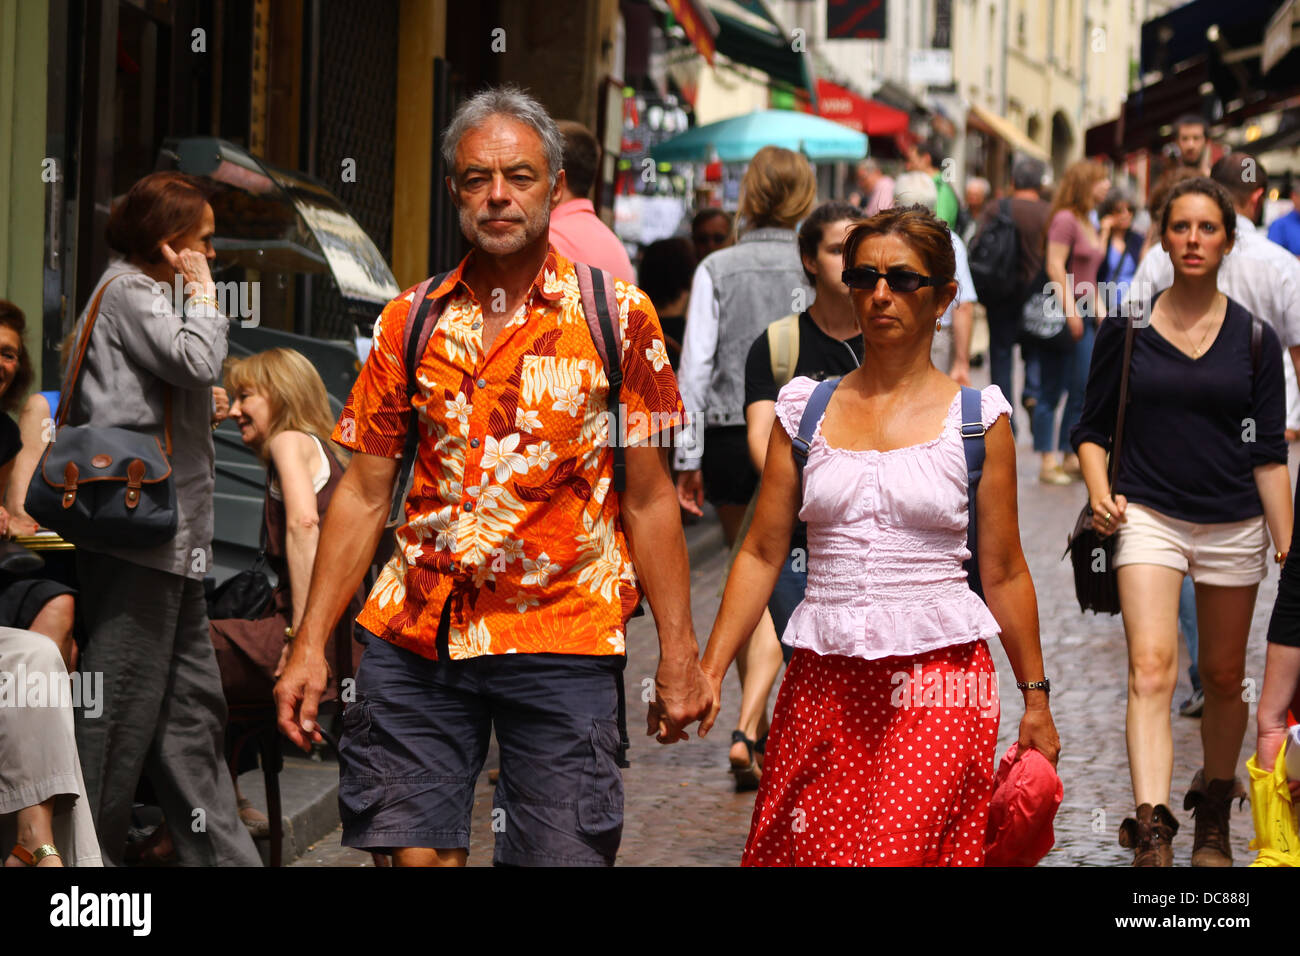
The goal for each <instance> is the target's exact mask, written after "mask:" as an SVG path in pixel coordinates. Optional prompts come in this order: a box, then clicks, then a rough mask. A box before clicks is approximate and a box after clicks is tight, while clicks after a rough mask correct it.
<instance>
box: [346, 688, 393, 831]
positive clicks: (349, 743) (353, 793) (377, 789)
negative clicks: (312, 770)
mask: <svg viewBox="0 0 1300 956" xmlns="http://www.w3.org/2000/svg"><path fill="white" fill-rule="evenodd" d="M372 720H373V717H372V714H371V704H370V702H369V701H368V700H365V699H364V698H362V699H359V700H355V701H353V702H352V703H350V704H348V706H347V708H346V709H345V710H344V711H343V735H342V736H341V737H339V812H340V814H341V815H342V817H343V822H344V823H345V824H346V823H347V822H348V818H349V816H359V815H361V814H364V813H365V812H366V811H367V810H369V809H370V808H371V807H373V806H375V805H376V804H377V803H379V800H380V798H381V797H382V796H383V794H384V782H383V778H382V777H381V776H380V774H379V771H378V769H377V768H376V766H375V763H374V758H375V752H374V745H373V742H372V740H371V737H372V734H371V725H372Z"/></svg>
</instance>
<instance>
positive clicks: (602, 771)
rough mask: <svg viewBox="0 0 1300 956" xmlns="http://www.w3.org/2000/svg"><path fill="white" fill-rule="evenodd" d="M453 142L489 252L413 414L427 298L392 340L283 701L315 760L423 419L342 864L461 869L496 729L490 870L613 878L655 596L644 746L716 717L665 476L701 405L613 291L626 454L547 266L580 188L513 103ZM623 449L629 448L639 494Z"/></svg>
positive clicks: (347, 719) (358, 437) (458, 297)
mask: <svg viewBox="0 0 1300 956" xmlns="http://www.w3.org/2000/svg"><path fill="white" fill-rule="evenodd" d="M444 142H445V147H444V148H445V150H446V153H445V155H446V159H447V161H448V162H447V165H448V167H449V168H451V169H454V170H455V174H454V176H450V177H448V181H447V186H448V189H449V190H450V192H451V194H452V197H453V198H454V200H455V202H456V205H457V207H458V209H459V210H460V222H461V229H462V231H463V232H464V233H465V236H466V238H467V239H469V241H470V243H471V244H472V245H473V247H474V250H473V251H472V252H471V253H470V255H469V256H467V257H466V258H465V259H464V260H463V261H462V262H461V263H460V265H459V266H458V267H457V268H456V269H455V270H454V271H453V272H452V273H451V274H450V275H449V276H448V277H447V278H446V279H445V281H443V283H442V284H441V285H440V286H439V287H438V288H436V289H433V290H432V291H431V292H430V297H431V298H438V297H441V296H443V295H449V299H448V300H447V302H446V305H445V308H444V309H443V311H442V313H441V317H440V319H439V320H438V324H437V326H436V328H435V329H434V331H433V333H432V334H431V335H430V337H429V343H428V347H427V349H426V350H425V352H424V354H423V356H422V357H421V358H420V359H419V361H418V365H417V373H416V379H417V382H418V388H417V389H416V392H415V396H414V399H413V400H412V402H410V403H408V400H407V382H406V371H405V368H406V367H405V362H404V357H403V344H402V343H403V328H404V325H405V321H406V316H407V312H408V310H410V309H412V308H413V301H412V300H413V298H414V295H415V290H414V289H411V290H407V292H406V293H404V294H403V295H402V296H400V297H398V298H397V299H395V300H393V301H392V302H390V303H389V304H388V306H386V307H385V309H384V311H383V313H382V314H381V315H380V317H379V321H378V322H377V323H376V325H375V331H374V345H373V347H372V349H371V352H370V356H369V358H368V359H367V361H366V365H365V367H364V369H363V370H362V372H361V377H360V378H359V379H358V381H357V384H356V386H355V387H354V388H353V390H352V394H351V396H350V397H349V398H348V402H347V405H346V406H345V408H344V410H343V414H342V416H341V417H340V419H339V423H338V426H337V428H336V429H335V432H334V440H335V441H337V442H339V443H340V444H342V445H344V446H346V447H348V448H350V449H352V450H353V451H354V452H355V454H354V456H353V458H352V462H351V464H350V466H349V468H348V470H347V473H346V475H345V476H344V478H343V480H342V481H341V483H340V484H339V488H338V490H337V491H336V493H335V496H334V500H333V503H332V504H331V506H330V509H329V512H328V514H327V515H326V518H325V524H324V528H323V530H322V533H321V539H320V545H319V548H318V551H317V554H318V560H317V562H316V566H315V569H314V573H313V576H312V584H311V593H310V595H309V597H308V603H307V610H306V612H305V614H304V616H303V619H302V622H301V625H300V627H299V632H298V634H297V635H296V639H295V640H294V642H293V650H292V653H291V655H290V659H289V662H288V664H287V666H286V669H285V673H284V677H283V678H282V679H281V681H280V683H279V684H278V685H277V687H276V701H277V706H278V708H279V721H280V727H281V729H282V730H283V731H284V732H285V734H286V735H288V736H289V738H290V739H291V740H293V741H294V742H295V743H296V744H298V746H300V747H305V746H307V743H308V739H309V738H315V739H319V732H318V731H317V729H316V727H315V723H314V721H315V718H316V707H317V702H318V700H319V697H320V692H321V690H322V689H323V688H324V686H325V659H324V641H325V637H326V635H327V634H328V633H329V631H330V629H331V627H332V625H333V622H334V621H335V620H337V618H338V617H339V615H340V614H341V613H342V611H343V607H344V604H345V603H346V602H345V601H340V600H339V598H340V597H346V595H347V594H348V593H350V591H352V590H353V589H354V588H355V587H356V585H357V583H358V582H359V581H360V580H361V578H362V576H363V574H364V572H365V564H366V561H367V558H366V556H367V555H368V554H370V553H371V552H372V551H373V549H374V547H375V544H376V543H377V541H378V539H379V536H380V533H381V531H382V528H383V523H384V517H385V514H386V511H387V506H388V501H389V498H390V496H391V489H392V487H393V482H394V477H395V475H396V473H397V461H396V460H395V459H396V458H397V457H398V456H400V454H401V451H402V447H403V443H404V441H405V437H406V432H407V426H408V421H409V413H410V410H411V408H412V405H413V407H414V409H415V411H416V413H417V414H418V416H419V423H420V428H421V433H420V446H419V450H418V452H417V455H416V459H415V462H414V474H413V482H412V486H411V492H410V494H409V496H408V497H407V500H406V524H405V525H403V526H402V527H401V528H399V529H398V531H397V534H396V541H397V544H396V548H395V550H394V554H393V557H392V559H391V560H390V561H389V562H388V564H387V566H386V567H385V568H384V570H383V573H382V574H381V576H380V578H379V581H378V582H377V583H376V585H375V587H374V589H373V591H372V592H371V594H370V599H369V601H368V602H367V603H366V606H365V609H364V610H363V611H362V613H361V615H360V616H359V617H358V618H357V621H358V623H359V624H360V625H361V627H362V628H363V629H364V630H365V631H368V632H369V637H370V639H369V642H368V646H367V649H366V653H365V655H364V657H363V659H362V663H361V667H360V668H359V670H358V673H357V678H356V691H357V696H356V700H355V702H353V703H351V704H349V705H348V707H347V710H346V713H345V715H344V732H343V737H342V738H341V740H340V743H339V765H340V785H339V804H340V810H341V813H342V816H343V824H344V840H343V842H344V843H345V844H346V845H349V846H355V847H360V848H364V849H371V850H380V851H392V852H393V853H394V862H395V863H396V864H397V865H428V864H452V865H456V864H463V863H464V862H465V858H466V855H467V852H468V847H469V822H470V811H471V808H472V806H473V799H474V785H475V780H476V779H477V776H478V774H479V771H480V770H481V769H482V765H483V761H484V759H485V757H486V754H487V745H488V739H489V734H490V732H491V731H492V730H493V729H495V731H496V736H497V741H498V743H499V745H500V750H501V778H500V783H499V785H498V787H497V790H496V794H495V797H494V812H493V824H494V825H493V829H494V830H496V831H497V840H496V855H495V860H496V862H498V863H504V864H513V865H534V864H607V865H608V864H612V863H613V862H614V856H615V853H616V852H617V849H618V844H619V838H620V836H621V833H622V809H623V782H622V775H621V773H620V771H619V769H618V767H619V762H620V757H621V750H622V747H621V746H620V736H621V734H620V719H621V716H620V707H621V688H622V667H623V663H624V661H625V657H624V635H625V626H626V622H627V619H628V618H629V617H630V616H631V614H632V612H633V611H634V609H635V608H636V607H637V605H638V603H639V601H640V599H641V595H642V592H643V590H644V594H645V595H646V596H647V597H648V598H649V601H650V607H651V610H652V611H653V612H654V617H655V621H656V624H657V625H658V629H659V640H660V663H659V670H658V674H657V676H656V690H657V693H656V699H655V701H654V702H653V703H652V704H651V710H650V714H649V716H648V723H649V725H650V729H649V730H648V732H649V733H654V732H656V731H657V732H658V735H659V740H660V741H661V742H664V743H672V742H673V741H675V740H679V739H685V737H686V734H685V732H684V731H683V729H682V728H683V727H685V726H686V725H688V724H689V723H690V722H692V721H694V720H698V719H699V718H701V717H702V716H703V715H704V714H706V713H707V712H708V710H709V707H710V705H711V703H712V692H711V690H710V688H709V686H708V684H707V682H706V680H705V678H704V676H703V674H702V672H701V671H700V669H699V662H698V653H699V651H698V645H697V643H696V639H695V634H694V630H693V627H692V624H691V616H690V595H689V577H690V574H689V568H688V564H687V557H686V542H685V537H684V536H683V534H682V528H681V520H680V514H679V511H678V506H677V500H676V494H675V491H674V488H673V485H672V482H671V480H670V478H669V473H668V467H667V457H666V448H667V446H668V445H669V444H670V442H671V438H670V436H671V432H672V430H673V429H674V428H677V427H680V425H681V424H682V405H681V397H680V395H679V394H678V392H677V384H676V380H675V379H674V377H673V373H672V369H671V367H670V366H669V364H668V357H667V353H666V352H665V350H664V343H663V333H662V332H661V331H660V328H659V322H658V319H657V317H656V316H655V313H654V309H653V307H652V306H651V305H650V302H649V299H648V298H647V297H646V296H645V294H644V293H642V292H641V291H640V290H639V289H637V288H636V287H635V286H632V285H630V284H627V283H624V282H622V281H617V282H615V283H614V289H615V297H616V299H617V303H618V314H617V316H612V317H611V318H612V319H613V320H614V321H617V322H618V323H619V324H620V327H621V334H622V343H623V352H622V361H621V368H622V372H623V386H622V391H621V396H620V398H621V403H623V404H625V405H626V411H625V412H624V413H622V414H620V415H619V416H618V418H619V419H621V420H622V421H624V422H625V423H626V426H625V429H621V430H625V431H626V435H625V436H621V435H610V434H609V427H608V416H607V414H606V412H607V408H606V396H607V391H608V381H607V379H606V377H605V372H604V368H603V366H602V364H601V360H600V355H599V354H598V353H597V351H596V346H595V344H594V343H593V341H592V338H591V333H590V331H589V330H588V327H587V323H586V320H585V318H584V316H583V311H582V305H581V297H580V293H579V289H578V281H577V275H576V273H575V270H574V267H573V264H572V263H571V262H569V261H568V260H567V259H565V258H564V257H563V256H561V255H559V254H558V253H557V252H555V250H554V249H553V248H552V247H550V246H549V244H548V242H547V231H548V222H549V216H550V211H551V209H553V208H554V207H555V205H556V204H557V203H558V201H559V198H560V195H561V187H562V186H563V183H564V174H563V172H562V171H561V170H560V168H559V167H560V164H561V145H560V144H561V139H560V135H559V132H558V130H557V129H556V126H555V123H554V121H553V120H552V119H551V117H550V116H549V115H547V113H546V111H545V110H544V109H543V108H542V107H541V105H540V104H538V103H537V102H536V101H535V100H533V99H532V98H531V97H528V96H527V95H525V94H523V93H521V92H519V91H518V90H514V89H510V88H506V89H497V90H488V91H486V92H484V93H480V94H478V95H477V96H475V97H473V98H472V99H470V100H469V101H467V102H466V103H465V104H464V105H463V106H462V107H461V108H460V109H459V110H458V111H457V114H456V116H455V117H454V118H453V119H452V122H451V124H450V126H449V127H448V130H447V133H446V136H445V139H444ZM615 441H622V442H623V443H624V444H625V445H626V446H627V447H625V449H624V454H625V455H626V474H627V478H626V489H625V490H624V491H623V492H622V493H621V494H620V493H618V492H616V491H615V490H614V489H613V488H612V476H613V449H612V447H611V445H612V443H613V442H615ZM498 824H499V826H498Z"/></svg>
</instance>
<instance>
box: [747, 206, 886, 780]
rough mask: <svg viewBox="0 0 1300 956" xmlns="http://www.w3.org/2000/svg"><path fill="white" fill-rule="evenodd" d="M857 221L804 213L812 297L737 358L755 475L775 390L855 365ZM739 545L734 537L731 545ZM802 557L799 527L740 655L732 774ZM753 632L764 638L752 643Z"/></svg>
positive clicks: (758, 718)
mask: <svg viewBox="0 0 1300 956" xmlns="http://www.w3.org/2000/svg"><path fill="white" fill-rule="evenodd" d="M864 218H865V217H864V216H863V214H862V210H860V209H859V208H858V207H857V206H855V205H854V204H852V203H849V202H844V201H841V200H832V201H831V202H826V203H823V204H822V205H820V206H818V207H817V208H816V209H814V210H813V211H812V212H811V213H810V214H809V215H808V218H807V219H805V220H804V222H803V225H802V226H801V227H800V229H799V257H800V260H801V261H802V263H803V270H804V274H805V275H806V276H807V277H808V284H809V285H811V286H813V288H814V289H815V291H816V298H815V299H814V301H813V304H812V305H811V306H810V307H809V308H808V309H807V310H806V311H804V312H801V313H800V314H799V315H798V317H797V318H794V317H792V316H786V317H785V318H784V319H779V320H778V321H777V322H776V323H773V324H774V326H776V327H777V328H775V329H773V330H771V331H767V330H765V331H764V332H763V334H761V335H760V336H759V337H758V338H756V339H755V340H754V344H753V345H752V346H750V349H749V355H748V356H747V358H746V360H745V425H746V436H747V438H748V443H749V456H750V460H751V461H752V462H753V463H754V469H755V470H756V471H758V472H759V473H760V474H761V473H762V471H763V464H764V459H765V458H766V456H767V442H768V438H769V437H770V435H771V434H772V425H773V423H775V421H776V398H777V394H778V392H779V391H780V390H781V388H782V387H783V386H784V385H785V384H786V383H787V382H789V381H790V379H792V378H794V377H795V376H799V375H803V376H807V377H809V378H814V379H817V380H819V381H820V380H822V379H826V378H834V377H835V376H838V375H845V374H847V373H848V372H851V371H853V370H854V369H855V368H857V367H858V366H859V365H860V364H861V363H862V350H863V344H862V328H861V327H860V326H859V325H858V320H857V318H856V316H855V315H854V313H853V302H852V300H851V299H850V298H849V290H848V287H847V286H846V285H844V282H843V281H842V280H841V278H840V275H841V273H842V272H843V271H844V258H843V254H842V253H843V245H844V237H845V236H846V235H847V234H848V232H849V230H850V229H852V228H853V227H854V226H855V225H857V224H858V223H859V222H862V221H863V219H864ZM773 342H775V343H776V354H775V355H774V354H773V348H772V346H773ZM778 376H779V377H778ZM743 539H744V535H743V533H742V534H741V535H740V536H739V537H738V539H737V546H739V544H740V542H741V541H742V540H743ZM807 554H808V541H807V534H806V532H805V531H804V528H803V525H798V526H796V528H795V533H794V536H793V537H792V539H791V542H790V557H789V558H788V559H787V560H786V563H785V567H784V568H782V570H781V576H780V578H779V579H778V580H777V584H776V589H775V590H774V591H773V593H772V599H771V600H770V601H769V602H768V611H769V614H770V617H771V621H772V625H773V627H774V630H772V631H768V630H767V628H766V626H765V625H763V624H760V626H759V629H758V630H757V631H756V632H755V637H754V638H751V639H750V641H749V643H748V644H747V645H746V649H745V650H744V651H742V654H744V655H746V657H747V660H746V666H745V670H744V671H742V673H744V674H745V679H744V681H743V682H742V693H741V704H740V719H739V721H738V726H737V729H736V731H735V733H733V735H732V739H733V741H734V743H733V745H732V764H733V766H735V767H737V768H739V766H740V763H739V761H740V759H741V758H742V756H743V753H742V751H741V749H740V748H741V746H742V745H743V746H745V747H746V749H749V748H751V747H752V748H754V749H757V750H758V752H759V753H760V754H761V753H762V751H763V747H764V744H765V739H764V738H765V737H766V735H765V734H763V735H762V736H760V737H759V740H758V742H757V743H755V742H754V741H753V739H752V737H751V735H753V734H755V733H760V734H761V732H762V728H764V727H766V726H767V715H766V710H767V699H768V697H769V696H770V695H771V692H772V686H773V684H775V682H776V678H777V675H778V674H779V673H780V670H781V662H782V659H783V657H784V659H785V660H789V654H790V651H789V649H788V648H785V647H784V646H783V645H780V644H778V643H777V642H776V641H774V640H771V638H772V637H776V638H779V637H780V635H781V633H782V632H783V631H784V630H785V625H786V623H787V622H788V621H789V620H790V615H791V614H792V613H794V609H795V608H796V607H797V606H798V605H799V602H800V601H802V600H803V592H804V585H805V583H806V582H807V579H808V572H807ZM760 634H763V635H765V636H767V638H768V639H767V640H761V639H759V635H760Z"/></svg>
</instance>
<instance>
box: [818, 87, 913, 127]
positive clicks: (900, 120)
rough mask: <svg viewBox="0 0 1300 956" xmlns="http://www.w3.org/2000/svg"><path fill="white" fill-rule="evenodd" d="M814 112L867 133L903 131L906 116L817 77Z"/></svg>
mask: <svg viewBox="0 0 1300 956" xmlns="http://www.w3.org/2000/svg"><path fill="white" fill-rule="evenodd" d="M817 102H818V107H819V109H818V114H819V115H820V116H822V117H824V118H826V119H828V120H834V121H835V122H837V123H842V124H843V125H845V126H847V127H849V128H850V129H855V130H857V131H858V132H859V133H866V134H867V135H868V136H896V135H898V134H899V133H906V132H907V126H908V116H907V114H906V113H904V112H903V111H902V110H896V109H894V108H893V107H892V106H886V105H885V104H884V103H877V102H876V101H875V100H869V99H866V98H865V97H862V96H859V95H858V94H857V93H854V92H853V91H851V90H846V89H845V88H844V87H842V86H838V85H836V84H834V83H831V82H829V81H827V80H821V79H819V80H818V81H817Z"/></svg>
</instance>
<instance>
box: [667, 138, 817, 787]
mask: <svg viewBox="0 0 1300 956" xmlns="http://www.w3.org/2000/svg"><path fill="white" fill-rule="evenodd" d="M816 198H817V181H816V178H815V177H814V175H813V169H812V166H811V165H809V163H808V160H807V159H805V158H804V157H803V156H800V155H799V154H798V153H794V152H791V151H790V150H788V149H781V148H779V147H776V146H765V147H763V148H762V149H760V150H759V151H758V152H757V153H756V154H755V155H754V158H753V159H752V160H751V161H750V164H749V168H748V169H747V170H746V171H745V176H744V179H742V180H741V184H740V209H739V211H738V213H737V217H738V218H737V228H738V231H739V238H738V239H737V240H736V244H735V245H733V246H731V247H729V248H726V249H720V250H719V251H717V252H715V253H713V254H712V255H709V256H707V257H705V259H704V261H702V262H701V263H700V265H699V268H697V269H696V270H695V279H694V281H693V283H692V285H691V300H690V307H689V310H688V312H687V319H686V333H685V340H684V342H683V343H682V358H681V364H680V365H679V367H678V373H677V381H678V386H679V387H680V389H681V394H682V401H683V403H684V404H685V405H686V410H687V412H688V414H689V415H690V416H691V421H692V422H693V423H695V431H694V435H693V436H692V437H693V441H692V442H691V446H692V447H686V446H683V447H679V448H678V451H677V462H676V464H677V470H678V472H679V474H678V476H677V497H678V499H679V501H680V502H681V505H682V507H683V508H685V509H686V510H687V511H688V512H690V513H691V514H695V515H699V514H702V511H701V507H702V506H703V504H704V501H705V499H708V501H709V502H710V503H711V504H712V505H713V506H714V508H715V509H717V512H718V519H719V520H720V521H721V522H722V532H723V535H724V537H725V538H726V541H727V546H728V547H731V545H732V544H733V543H734V542H735V539H736V536H737V534H738V532H739V529H740V524H741V521H742V519H743V518H744V514H745V509H746V507H747V506H748V504H749V500H750V498H752V497H753V495H754V490H755V489H756V488H757V487H758V472H756V471H755V470H754V467H753V465H752V464H751V463H750V458H749V440H748V436H747V432H746V428H745V359H746V357H747V355H748V353H749V347H750V345H751V344H752V343H753V341H754V339H756V338H757V337H758V336H759V335H760V334H761V333H762V332H763V331H764V330H765V329H766V328H767V327H768V325H769V324H771V323H772V322H775V321H776V320H777V319H779V318H781V317H782V316H783V315H789V314H790V313H791V312H802V311H803V310H804V309H806V308H807V307H808V305H809V303H810V302H811V300H812V295H811V294H810V293H809V291H808V289H807V288H806V284H807V279H806V278H805V276H804V271H803V265H802V263H801V262H800V259H799V244H798V237H797V236H796V235H795V227H796V226H798V225H799V222H800V220H802V219H803V218H804V217H805V216H807V215H808V213H809V212H810V211H811V210H812V207H813V202H814V201H815V200H816ZM737 666H738V668H739V672H740V681H741V685H742V686H743V688H744V695H743V698H742V703H741V713H740V720H739V725H738V726H737V728H736V731H735V733H734V734H733V735H732V747H731V757H730V760H731V766H732V771H733V772H734V773H735V774H736V782H737V785H738V787H739V788H740V789H750V788H752V787H754V786H755V785H756V784H757V782H758V773H759V771H758V763H757V760H756V757H755V753H756V748H757V740H756V738H761V737H762V735H763V733H764V731H765V730H766V728H767V718H766V710H767V697H768V695H769V694H770V693H771V688H772V684H773V682H774V681H775V679H776V675H777V673H778V672H779V671H780V669H781V645H780V642H779V641H778V640H777V634H776V630H775V628H774V627H773V626H772V621H771V618H770V616H768V615H767V614H764V615H763V617H762V619H761V620H760V621H759V624H758V629H757V630H756V631H754V639H753V640H752V641H749V642H748V643H747V644H746V646H745V648H744V649H743V650H742V651H741V653H740V657H739V660H738V665H737Z"/></svg>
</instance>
